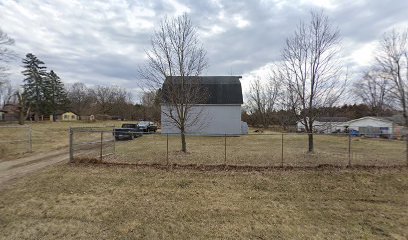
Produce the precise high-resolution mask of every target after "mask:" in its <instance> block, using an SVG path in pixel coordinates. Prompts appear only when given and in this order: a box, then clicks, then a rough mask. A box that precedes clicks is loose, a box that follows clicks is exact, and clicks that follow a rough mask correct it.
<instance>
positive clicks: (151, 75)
mask: <svg viewBox="0 0 408 240" xmlns="http://www.w3.org/2000/svg"><path fill="white" fill-rule="evenodd" d="M407 44H408V43H407V31H404V32H398V31H392V32H390V33H386V34H385V35H384V38H383V40H382V41H381V46H380V47H379V49H378V51H377V52H378V54H377V56H376V63H375V64H374V66H373V67H372V68H371V69H370V70H369V71H367V73H366V74H365V75H364V77H363V78H362V79H361V81H358V83H356V84H355V85H354V86H355V89H356V91H355V94H356V96H358V97H359V98H360V99H361V100H362V101H363V102H364V103H366V104H367V105H368V106H370V108H371V110H372V111H374V112H376V114H381V112H382V111H383V110H384V109H385V108H393V109H397V110H400V111H402V112H403V116H404V118H405V121H406V125H407V126H408V116H407V94H408V93H407V90H408V53H407V52H408V50H407ZM0 45H1V41H0ZM3 45H4V44H3ZM340 50H341V36H340V31H339V30H338V28H337V27H335V26H333V25H332V24H331V23H330V22H329V20H328V18H327V16H325V15H324V14H323V13H322V12H312V13H311V18H310V20H309V21H301V22H300V24H299V25H298V26H297V28H296V29H295V31H294V32H293V34H292V35H290V36H289V37H287V38H286V40H285V44H284V47H283V49H282V50H281V58H280V61H278V62H277V63H275V64H273V66H272V67H271V70H270V74H269V76H268V78H266V79H257V80H255V81H254V82H253V83H252V85H251V90H250V95H249V102H248V109H249V113H250V114H257V115H258V116H259V119H260V120H259V121H260V122H261V123H262V125H264V126H267V124H268V114H270V113H271V112H280V113H282V114H281V119H282V121H293V118H294V119H295V120H296V121H300V122H302V123H303V125H304V126H305V129H306V131H307V132H308V133H309V134H308V136H309V147H308V150H309V152H312V151H313V149H314V145H313V144H314V142H313V123H314V121H316V119H318V118H319V117H321V116H324V115H325V114H327V110H328V109H332V108H333V107H334V106H336V105H338V104H339V102H341V101H340V100H341V99H342V97H345V96H346V97H349V96H350V95H349V94H345V93H346V92H345V91H346V87H347V88H349V87H350V86H351V84H350V81H349V80H348V74H347V71H345V68H344V66H343V65H344V64H343V62H342V61H341V59H342V58H341V55H340ZM146 55H147V58H148V59H147V63H146V65H145V66H142V67H141V68H140V74H141V76H142V77H143V78H144V79H145V80H146V81H145V82H143V85H144V86H147V89H148V91H147V92H148V93H150V94H151V95H152V96H149V95H148V94H147V95H145V97H146V99H149V102H154V101H152V100H151V99H157V98H158V97H157V95H156V94H155V93H158V92H160V87H161V86H162V84H163V82H164V80H165V79H166V78H167V79H169V81H168V82H167V87H166V89H163V90H165V93H166V95H167V96H166V98H167V99H169V102H168V103H167V105H168V107H169V109H170V110H169V112H168V113H165V114H167V115H168V116H167V117H168V118H169V119H171V120H172V123H173V125H174V126H176V127H177V128H178V129H179V130H180V132H181V142H182V151H183V152H185V151H186V139H185V132H186V130H187V128H188V124H189V121H188V119H189V118H190V119H191V114H192V111H191V109H192V107H193V106H194V104H195V103H196V102H197V99H202V98H203V97H204V96H200V92H203V93H204V92H205V91H199V89H197V88H195V85H194V82H192V81H188V79H191V77H197V76H199V75H200V74H202V72H203V71H204V70H205V68H206V67H207V66H208V64H207V58H206V51H205V49H204V48H203V46H202V45H201V41H200V39H199V37H198V35H197V31H196V28H195V27H194V25H193V24H192V22H191V20H190V18H189V17H188V16H187V15H183V16H179V17H176V18H171V19H168V18H165V19H164V20H162V21H161V23H160V25H159V26H158V27H157V29H156V31H155V32H154V34H153V36H152V38H151V49H150V50H146ZM174 76H180V81H178V82H173V81H172V79H173V78H172V77H174ZM26 83H27V82H26ZM82 87H83V86H82ZM110 90H111V89H110V88H109V90H108V89H105V88H104V87H99V89H98V87H96V88H94V89H92V91H90V90H86V91H85V92H87V94H85V96H87V97H86V99H88V98H89V99H91V100H89V102H92V103H88V105H86V104H85V106H87V107H86V108H84V109H88V110H91V109H93V108H96V107H97V106H98V108H99V109H98V111H101V112H102V113H106V114H108V113H114V111H116V110H117V109H115V107H112V104H111V103H112V101H113V102H116V103H119V104H123V107H122V108H124V109H125V108H126V107H125V106H127V105H126V96H125V95H126V94H123V92H121V91H113V93H112V91H110ZM193 93H194V94H193ZM67 94H68V95H67V96H68V98H69V96H70V91H68V93H67ZM74 95H77V94H74ZM101 95H103V96H114V97H107V98H105V97H101ZM155 95H156V96H155ZM77 97H78V96H77ZM112 99H114V100H112ZM71 101H72V99H71ZM73 102H74V101H73ZM95 103H96V104H95ZM74 106H75V107H78V106H79V105H77V104H74V103H72V107H74ZM76 111H78V112H79V114H81V111H82V110H81V109H77V110H76ZM162 114H163V113H162ZM291 118H292V119H291ZM285 119H287V120H285Z"/></svg>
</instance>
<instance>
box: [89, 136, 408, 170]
mask: <svg viewBox="0 0 408 240" xmlns="http://www.w3.org/2000/svg"><path fill="white" fill-rule="evenodd" d="M95 139H96V137H95ZM314 142H315V152H314V153H313V154H309V153H307V152H306V151H307V143H308V142H307V135H300V134H285V135H284V136H283V146H284V148H283V164H284V165H285V166H316V165H320V164H333V165H339V166H347V164H348V157H349V153H348V137H347V136H335V135H315V136H314ZM180 148H181V147H180V138H179V137H178V136H170V137H169V161H170V163H178V164H191V163H196V164H224V163H227V164H231V165H254V166H260V165H262V166H280V165H281V163H282V135H281V134H275V135H246V136H239V137H228V138H227V139H226V149H225V138H224V137H202V136H188V137H187V148H188V153H187V154H183V153H181V152H180V151H179V150H180ZM225 150H226V159H225ZM351 158H352V164H354V165H378V166H387V165H406V164H407V162H406V146H405V142H404V141H400V140H388V139H365V138H352V140H351ZM107 161H117V162H126V163H162V164H166V161H167V138H166V136H163V135H144V136H143V137H140V138H137V139H135V140H133V141H127V142H125V141H121V142H120V144H118V145H117V148H116V157H115V158H108V159H107Z"/></svg>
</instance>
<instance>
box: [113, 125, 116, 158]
mask: <svg viewBox="0 0 408 240" xmlns="http://www.w3.org/2000/svg"><path fill="white" fill-rule="evenodd" d="M113 153H114V154H115V153H116V133H115V128H113Z"/></svg>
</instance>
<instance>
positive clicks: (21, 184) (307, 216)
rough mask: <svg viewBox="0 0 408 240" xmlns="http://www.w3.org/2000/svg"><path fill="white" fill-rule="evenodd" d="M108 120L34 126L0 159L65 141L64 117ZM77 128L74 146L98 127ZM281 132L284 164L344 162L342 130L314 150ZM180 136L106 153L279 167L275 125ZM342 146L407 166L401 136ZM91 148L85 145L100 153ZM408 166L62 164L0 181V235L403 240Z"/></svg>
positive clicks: (362, 159) (143, 159)
mask: <svg viewBox="0 0 408 240" xmlns="http://www.w3.org/2000/svg"><path fill="white" fill-rule="evenodd" d="M113 124H115V125H116V126H118V125H120V124H121V122H102V123H97V124H86V123H81V122H78V123H38V124H33V125H32V129H33V151H34V152H33V153H25V154H21V153H19V152H18V151H17V150H16V149H14V148H10V149H9V150H12V151H9V152H8V154H7V157H4V155H2V156H1V157H0V158H2V159H3V160H12V159H15V158H16V157H21V156H26V155H30V154H42V153H46V152H50V151H52V150H57V149H67V146H68V128H69V127H70V126H71V127H79V126H85V127H91V126H95V125H96V126H112V125H113ZM2 134H3V136H4V135H5V134H8V136H5V138H9V139H10V138H13V137H15V136H16V135H17V134H20V133H18V132H17V131H14V132H13V131H6V132H3V133H2ZM75 134H76V135H75V136H74V140H75V143H80V142H81V141H90V142H93V141H95V142H97V141H98V140H100V136H101V134H100V133H89V132H83V133H75ZM104 134H105V135H103V136H104V137H105V138H106V139H108V138H109V137H110V138H112V134H111V132H106V133H104ZM283 137H284V138H283V156H284V158H283V160H284V165H285V166H316V165H322V164H323V165H324V164H334V165H339V166H346V165H347V163H348V156H349V154H348V146H349V145H348V144H349V141H348V138H347V137H344V136H327V135H318V136H315V141H316V151H315V153H313V154H308V153H306V152H305V150H306V147H307V141H306V140H307V136H305V135H293V134H288V135H284V136H283ZM105 138H104V139H105ZM167 140H168V142H169V145H168V146H169V151H168V152H167ZM187 143H188V149H189V152H188V153H187V154H184V153H181V152H180V151H179V149H180V145H179V144H180V143H179V138H178V137H176V136H170V137H169V138H168V139H167V137H166V136H163V135H145V136H143V137H140V138H137V139H135V140H132V141H118V142H116V144H115V149H116V154H115V155H111V156H109V157H106V158H105V159H104V161H112V162H119V163H160V164H166V161H167V153H168V154H169V158H168V159H169V161H170V163H176V164H181V165H183V164H230V165H252V166H280V165H281V164H282V135H281V134H273V135H268V134H263V135H248V136H240V137H228V138H224V137H196V136H188V138H187ZM351 146H352V148H351V150H352V151H351V155H350V156H351V157H352V163H353V164H355V165H357V164H360V165H371V166H372V165H381V166H388V165H404V164H405V163H406V162H405V154H406V152H405V142H403V141H397V140H383V139H364V138H353V139H352V140H351ZM99 149H100V145H98V144H95V149H94V150H95V151H89V149H87V150H86V151H85V152H91V153H96V155H95V156H94V157H97V156H98V155H99V153H98V151H99ZM103 149H104V150H106V151H107V150H108V149H107V148H103ZM14 150H15V151H14ZM111 150H112V149H109V151H111ZM7 163H10V162H3V164H7ZM407 175H408V168H407V167H391V168H331V167H321V168H316V169H306V168H304V169H302V168H298V169H290V168H283V169H272V170H265V171H237V170H235V171H232V170H228V171H227V170H225V171H218V170H213V171H200V170H191V169H190V170H186V169H185V170H182V169H176V168H175V169H172V170H170V171H166V170H160V169H155V168H147V167H146V168H143V167H136V166H115V165H92V164H90V165H87V164H68V163H64V164H61V165H56V166H52V167H49V168H46V169H43V170H41V171H39V172H36V173H33V174H31V175H29V176H26V177H23V178H21V179H19V180H16V181H14V182H13V183H8V185H7V186H3V187H2V188H0V232H1V234H0V239H288V238H289V239H303V238H316V239H327V238H331V239H344V238H347V239H356V238H358V239H384V238H385V239H407V238H408V230H407V229H408V177H407Z"/></svg>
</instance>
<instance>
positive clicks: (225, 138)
mask: <svg viewBox="0 0 408 240" xmlns="http://www.w3.org/2000/svg"><path fill="white" fill-rule="evenodd" d="M224 165H225V166H226V165H227V133H225V135H224Z"/></svg>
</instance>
